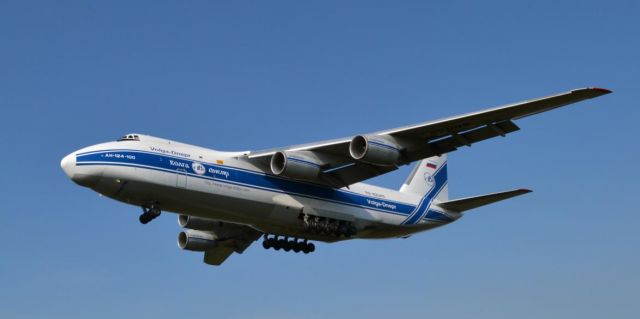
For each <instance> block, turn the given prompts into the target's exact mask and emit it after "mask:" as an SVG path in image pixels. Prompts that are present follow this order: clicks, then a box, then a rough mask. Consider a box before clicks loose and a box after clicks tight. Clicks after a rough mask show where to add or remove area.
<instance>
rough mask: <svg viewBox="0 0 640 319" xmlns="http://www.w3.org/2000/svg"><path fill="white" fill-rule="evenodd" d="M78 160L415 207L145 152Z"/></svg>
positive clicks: (390, 208)
mask: <svg viewBox="0 0 640 319" xmlns="http://www.w3.org/2000/svg"><path fill="white" fill-rule="evenodd" d="M76 163H77V165H116V166H131V167H142V168H148V169H154V170H159V171H165V172H170V173H178V172H180V173H181V174H184V173H185V172H184V171H186V174H187V175H189V176H191V177H196V178H203V179H210V180H215V181H219V182H224V183H230V184H236V185H241V186H246V187H252V188H257V189H263V190H269V191H276V192H280V193H287V194H292V195H298V196H304V197H308V198H315V199H321V200H327V201H331V202H335V203H339V204H344V205H349V206H356V207H362V208H366V209H371V210H375V211H379V212H384V213H391V214H396V215H403V216H408V215H410V214H411V213H412V212H414V211H415V208H416V207H415V205H411V204H408V203H402V202H397V201H389V200H383V199H380V198H376V197H368V196H364V195H361V194H358V193H354V192H350V191H346V190H341V189H335V188H329V187H323V186H320V185H315V184H310V183H305V182H300V181H293V180H289V179H284V178H280V177H276V176H272V175H267V174H264V173H260V172H255V171H250V170H246V169H241V168H234V167H229V166H224V165H216V164H211V163H204V162H199V161H193V160H190V159H185V158H179V157H174V156H168V155H164V154H159V153H152V152H145V151H133V150H111V151H96V152H90V153H81V154H78V155H77V157H76ZM193 163H200V164H202V165H203V166H204V167H205V173H204V174H202V175H200V174H196V173H195V172H194V170H193V166H192V164H193ZM179 170H180V171H179ZM181 170H184V171H181ZM421 211H422V210H421ZM438 215H440V214H438ZM430 219H431V218H430ZM438 220H440V219H438Z"/></svg>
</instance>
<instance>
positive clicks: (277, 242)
mask: <svg viewBox="0 0 640 319" xmlns="http://www.w3.org/2000/svg"><path fill="white" fill-rule="evenodd" d="M278 237H280V236H278V235H274V236H273V237H269V236H268V235H267V234H265V235H264V241H263V242H262V247H264V249H269V248H273V249H275V250H280V249H283V250H284V251H291V250H293V251H294V252H296V253H299V252H303V253H305V254H308V253H311V252H313V251H314V250H316V245H314V244H313V243H308V242H307V240H306V239H303V240H300V241H298V238H293V239H291V240H289V237H287V236H284V237H282V238H280V239H278Z"/></svg>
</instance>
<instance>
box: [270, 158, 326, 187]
mask: <svg viewBox="0 0 640 319" xmlns="http://www.w3.org/2000/svg"><path fill="white" fill-rule="evenodd" d="M320 165H321V162H320V161H319V160H318V159H317V158H315V156H313V155H312V154H308V152H276V153H275V154H273V156H272V157H271V172H272V173H273V174H275V175H279V176H284V177H289V178H293V179H302V180H314V179H315V178H316V177H317V176H318V175H319V174H320Z"/></svg>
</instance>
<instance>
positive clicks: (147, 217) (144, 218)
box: [140, 204, 162, 224]
mask: <svg viewBox="0 0 640 319" xmlns="http://www.w3.org/2000/svg"><path fill="white" fill-rule="evenodd" d="M142 212H143V213H142V215H140V223H142V224H147V223H148V222H150V221H152V220H154V219H156V217H158V216H160V213H162V211H161V210H160V208H158V207H157V206H156V205H155V204H151V205H150V206H142Z"/></svg>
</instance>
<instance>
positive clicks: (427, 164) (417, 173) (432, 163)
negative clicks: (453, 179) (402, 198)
mask: <svg viewBox="0 0 640 319" xmlns="http://www.w3.org/2000/svg"><path fill="white" fill-rule="evenodd" d="M447 178H448V177H447V154H443V155H441V156H433V157H429V158H426V159H424V160H422V161H420V162H418V164H417V165H416V166H415V167H414V168H413V171H412V172H411V174H409V177H407V180H406V181H405V182H404V183H403V184H402V187H400V192H403V193H410V194H415V195H418V196H420V197H423V196H425V195H427V193H430V192H431V191H432V190H436V191H437V194H434V195H435V198H434V202H436V203H438V202H445V201H447V200H448V199H449V186H448V183H447V181H448V180H447ZM432 196H433V195H432Z"/></svg>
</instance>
